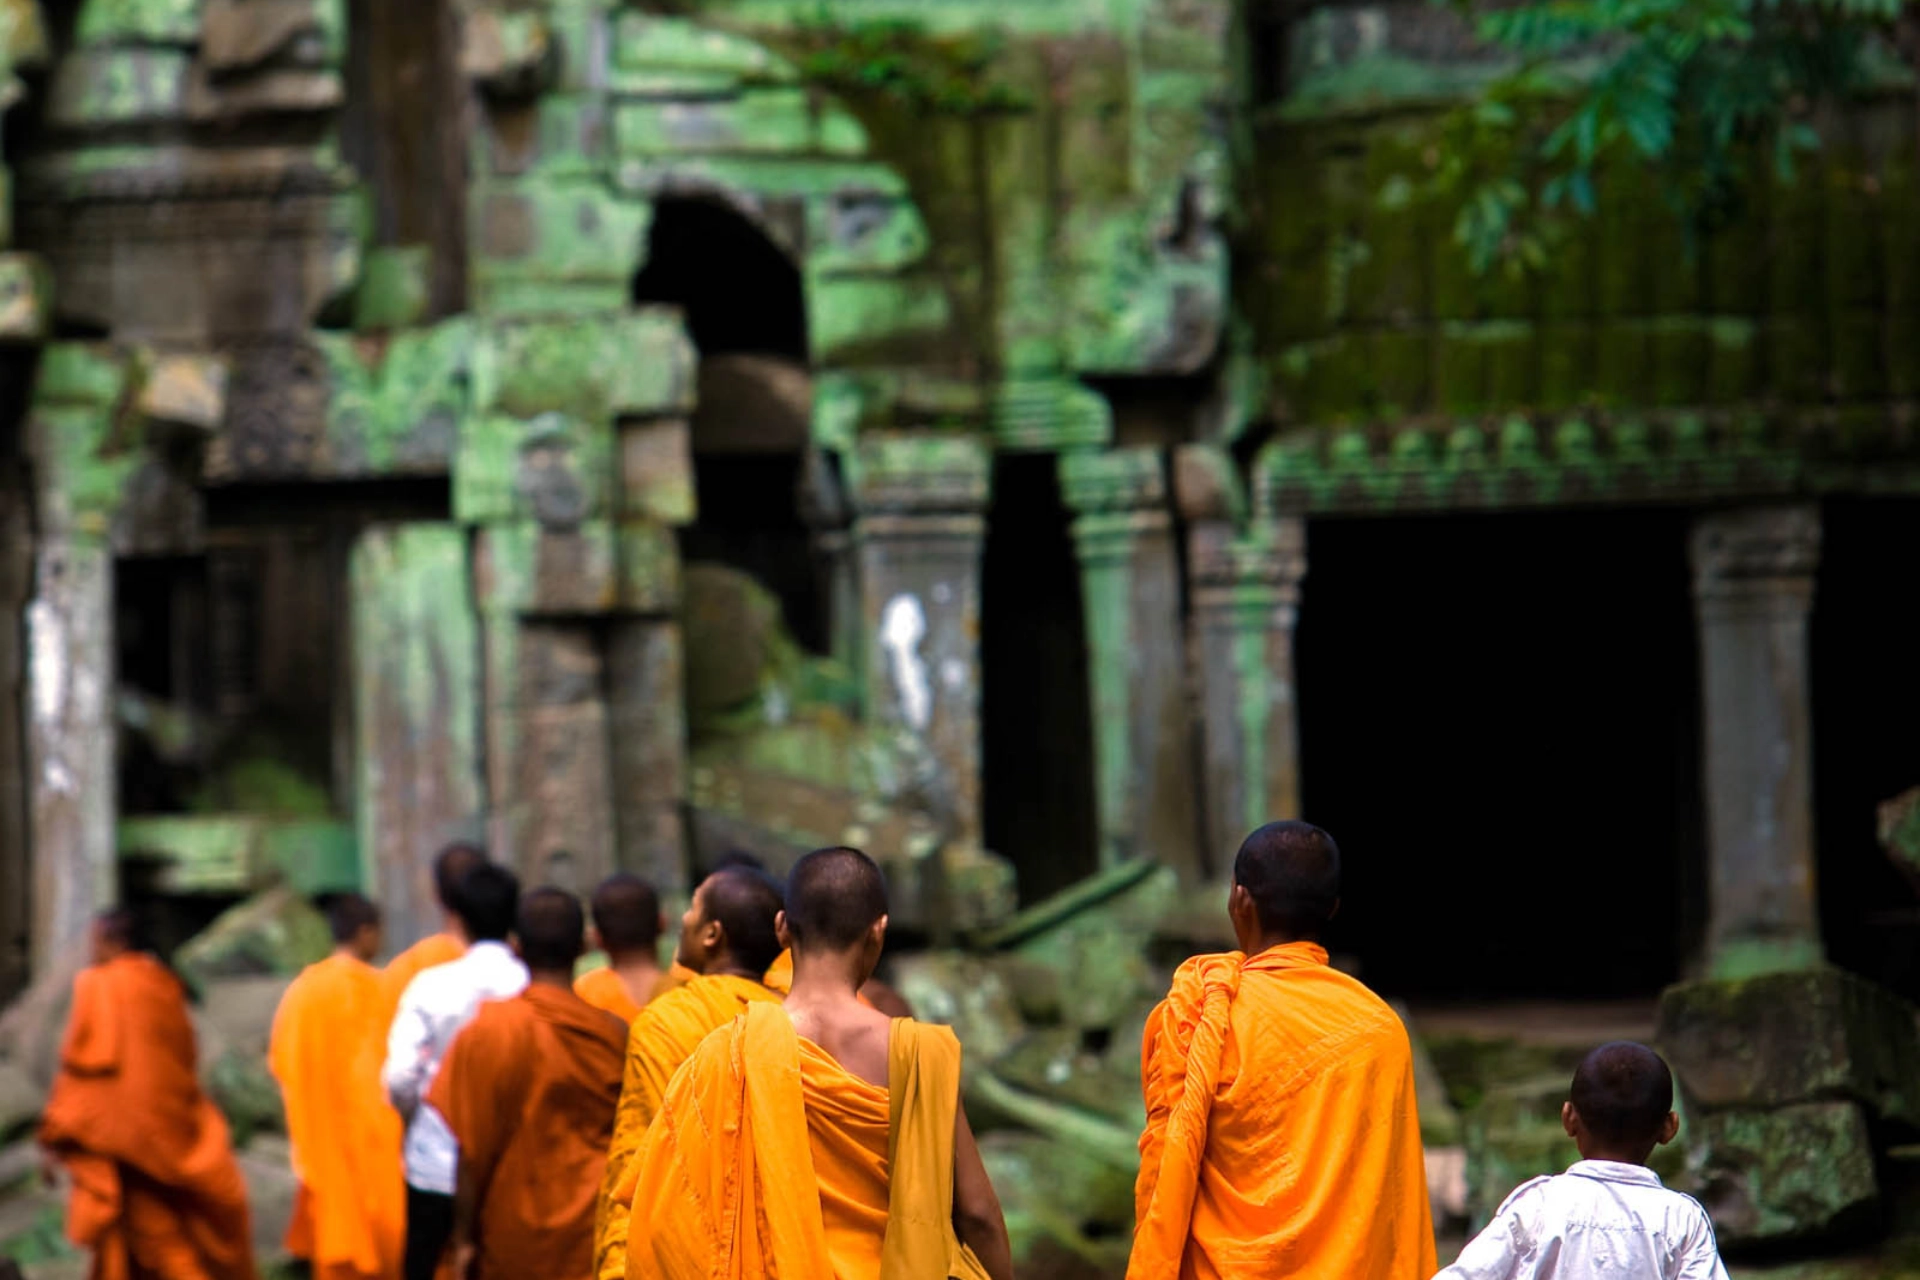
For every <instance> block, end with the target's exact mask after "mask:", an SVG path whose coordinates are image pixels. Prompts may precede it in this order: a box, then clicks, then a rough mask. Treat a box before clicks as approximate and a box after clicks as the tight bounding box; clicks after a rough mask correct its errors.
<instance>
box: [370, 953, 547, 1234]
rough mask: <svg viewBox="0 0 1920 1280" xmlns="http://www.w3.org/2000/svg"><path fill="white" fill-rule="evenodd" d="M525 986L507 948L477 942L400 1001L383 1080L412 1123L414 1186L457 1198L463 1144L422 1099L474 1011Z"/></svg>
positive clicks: (419, 979)
mask: <svg viewBox="0 0 1920 1280" xmlns="http://www.w3.org/2000/svg"><path fill="white" fill-rule="evenodd" d="M526 986H527V967H526V966H525V965H523V964H521V963H520V958H519V957H518V956H516V955H514V954H513V952H512V951H511V950H510V949H509V948H508V947H507V945H506V944H505V943H503V942H476V943H474V944H473V946H471V947H469V948H468V949H467V954H465V955H463V956H461V957H460V958H459V959H458V960H453V961H449V962H448V963H446V964H440V965H435V966H434V967H433V968H431V969H423V970H422V971H421V972H420V973H419V974H417V975H416V976H415V977H414V979H413V981H412V982H409V983H408V984H407V989H406V991H404V992H403V993H402V994H401V996H400V1009H399V1012H397V1013H395V1014H394V1015H393V1026H392V1028H391V1029H390V1030H389V1031H388V1032H387V1064H386V1066H385V1067H384V1068H383V1069H382V1071H381V1073H380V1076H381V1079H382V1080H383V1081H385V1083H386V1086H387V1096H388V1097H389V1098H392V1099H393V1105H394V1106H395V1107H397V1108H399V1110H400V1114H401V1115H403V1116H407V1117H408V1121H407V1142H406V1146H405V1148H404V1149H403V1150H404V1155H405V1161H406V1167H407V1185H408V1186H410V1187H416V1188H418V1189H419V1190H421V1191H434V1192H438V1193H439V1194H441V1195H444V1196H450V1195H452V1194H453V1172H454V1164H455V1161H456V1157H457V1156H458V1155H459V1150H460V1148H459V1144H458V1143H456V1142H455V1141H454V1140H453V1131H452V1130H451V1129H449V1128H447V1122H446V1121H445V1120H443V1119H441V1118H440V1113H439V1112H437V1111H435V1110H434V1109H433V1108H432V1107H430V1106H428V1105H427V1104H426V1103H425V1102H424V1101H423V1099H424V1098H425V1097H426V1096H427V1090H428V1089H429V1088H431V1087H432V1085H433V1078H434V1076H435V1075H437V1074H439V1071H440V1060H441V1059H442V1058H444V1057H446V1056H447V1047H448V1046H449V1045H451V1044H452V1043H453V1038H454V1036H456V1035H458V1034H459V1032H460V1028H462V1027H464V1026H466V1025H467V1023H468V1022H470V1021H471V1020H472V1019H473V1015H474V1011H475V1010H477V1009H478V1008H479V1007H480V1006H481V1004H482V1003H484V1002H485V1001H488V1000H505V999H507V998H508V997H510V996H517V995H519V994H520V993H521V992H522V991H524V990H525V989H526Z"/></svg>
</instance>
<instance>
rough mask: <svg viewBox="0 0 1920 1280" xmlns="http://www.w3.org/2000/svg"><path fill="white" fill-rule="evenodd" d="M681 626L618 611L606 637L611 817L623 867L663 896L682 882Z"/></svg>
mask: <svg viewBox="0 0 1920 1280" xmlns="http://www.w3.org/2000/svg"><path fill="white" fill-rule="evenodd" d="M682 652H683V650H682V645H681V638H680V624H679V623H678V622H676V621H675V620H674V619H673V618H671V617H661V618H638V617H621V618H616V619H614V621H613V624H612V627H611V629H610V631H609V633H608V638H607V708H608V716H609V720H610V723H611V727H612V731H613V732H612V739H613V778H614V790H613V820H614V833H615V836H616V837H617V842H618V859H619V863H620V867H621V869H622V870H626V871H631V872H633V873H634V874H635V875H638V876H642V877H645V878H646V879H647V880H648V881H649V882H650V883H651V884H652V885H653V886H654V888H656V889H657V890H659V892H660V896H661V898H662V899H663V900H664V901H669V902H679V901H682V900H684V899H685V898H686V896H687V894H688V893H689V892H690V890H691V888H692V886H691V885H689V884H688V883H687V879H688V877H687V856H686V849H687V841H686V830H685V827H686V823H685V817H684V814H683V813H682V810H681V804H682V801H683V800H684V799H685V797H686V791H687V776H686V775H687V724H686V694H685V691H684V675H685V664H684V661H683V658H682Z"/></svg>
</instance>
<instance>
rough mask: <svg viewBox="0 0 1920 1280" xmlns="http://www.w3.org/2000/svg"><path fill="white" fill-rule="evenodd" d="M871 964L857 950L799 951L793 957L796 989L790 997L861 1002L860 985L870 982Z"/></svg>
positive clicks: (794, 988) (794, 985)
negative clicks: (850, 951)
mask: <svg viewBox="0 0 1920 1280" xmlns="http://www.w3.org/2000/svg"><path fill="white" fill-rule="evenodd" d="M866 968H867V966H866V965H863V964H862V963H861V958H860V956H859V955H857V954H851V953H850V954H847V955H838V954H835V953H833V952H830V951H829V952H821V953H818V954H815V953H812V952H809V953H807V954H805V955H802V954H800V953H799V952H795V953H794V957H793V991H792V992H791V994H789V996H788V999H792V998H793V996H801V997H803V998H804V999H809V1000H823V1001H824V1000H836V1001H837V1000H846V1001H848V1002H857V1001H858V1000H859V998H860V988H861V987H862V986H864V985H866V981H867V977H868V975H867V973H866V972H865V970H866Z"/></svg>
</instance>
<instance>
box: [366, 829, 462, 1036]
mask: <svg viewBox="0 0 1920 1280" xmlns="http://www.w3.org/2000/svg"><path fill="white" fill-rule="evenodd" d="M486 861H487V855H486V854H485V853H483V852H482V851H481V850H480V849H478V848H476V847H475V846H473V845H470V844H464V843H455V844H450V845H448V846H447V847H446V848H444V849H442V850H441V851H440V853H439V856H437V857H435V858H434V860H433V896H434V901H436V902H438V903H439V904H440V932H438V933H436V934H432V935H429V936H428V937H425V938H422V939H420V941H418V942H416V943H414V944H413V945H412V946H410V947H408V948H407V949H406V950H405V951H402V952H401V953H400V954H399V955H397V956H395V957H394V958H393V959H391V960H389V961H387V967H386V968H385V969H384V970H382V971H381V977H382V981H383V986H384V990H385V993H386V1001H387V1020H388V1021H389V1022H391V1021H392V1020H393V1014H394V1010H396V1009H398V1008H399V1007H400V997H401V996H402V995H403V994H405V992H406V990H407V984H408V983H409V982H412V981H413V980H414V978H415V977H417V976H418V975H419V974H420V973H421V971H422V970H425V969H431V968H433V967H434V966H435V965H442V964H449V963H451V962H453V961H455V960H458V959H459V958H460V957H461V956H463V955H465V954H466V953H467V935H466V932H465V930H464V929H463V928H462V926H461V924H460V916H459V913H458V912H456V911H454V909H453V908H452V907H450V906H448V905H447V904H448V903H450V902H452V901H453V900H454V898H455V896H456V893H455V891H456V890H457V889H458V888H459V885H460V881H461V880H463V879H465V878H466V875H467V873H468V872H469V871H471V870H473V869H474V868H475V867H478V866H482V865H484V864H485V863H486Z"/></svg>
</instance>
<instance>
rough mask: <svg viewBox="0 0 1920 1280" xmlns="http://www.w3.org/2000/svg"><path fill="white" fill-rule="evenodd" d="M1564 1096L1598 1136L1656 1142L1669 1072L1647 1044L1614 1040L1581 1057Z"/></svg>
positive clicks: (1669, 1088) (1669, 1106) (1668, 1094)
mask: <svg viewBox="0 0 1920 1280" xmlns="http://www.w3.org/2000/svg"><path fill="white" fill-rule="evenodd" d="M1568 1100H1569V1101H1571V1102H1572V1103H1573V1109H1574V1110H1575V1111H1578V1112H1579V1113H1580V1123H1581V1124H1583V1125H1585V1126H1586V1129H1587V1132H1588V1133H1591V1134H1592V1135H1593V1136H1594V1137H1596V1138H1598V1139H1600V1140H1601V1141H1602V1142H1610V1143H1611V1142H1617V1143H1637V1142H1657V1141H1659V1138H1660V1129H1661V1126H1663V1125H1664V1124H1665V1123H1666V1121H1667V1115H1668V1114H1669V1113H1670V1112H1671V1111H1672V1110H1673V1073H1672V1072H1671V1071H1669V1070H1668V1069H1667V1064H1666V1062H1665V1061H1664V1060H1662V1059H1661V1057H1660V1055H1659V1054H1657V1053H1655V1052H1654V1051H1653V1050H1651V1049H1649V1048H1647V1046H1645V1045H1643V1044H1635V1043H1634V1042H1633V1041H1631V1040H1615V1041H1613V1042H1612V1043H1610V1044H1603V1045H1601V1046H1600V1047H1599V1048H1598V1049H1595V1050H1594V1051H1593V1052H1592V1053H1589V1054H1588V1055H1587V1056H1586V1057H1585V1058H1584V1059H1582V1060H1581V1063H1580V1067H1579V1069H1578V1070H1576V1071H1575V1072H1574V1073H1573V1089H1572V1090H1571V1092H1570V1094H1569V1095H1568Z"/></svg>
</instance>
